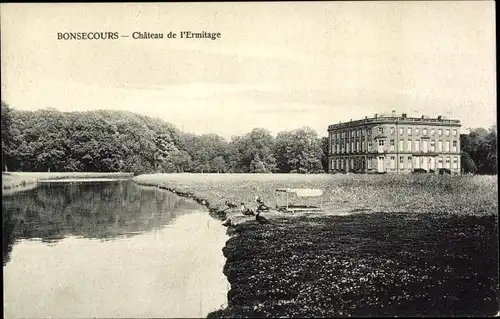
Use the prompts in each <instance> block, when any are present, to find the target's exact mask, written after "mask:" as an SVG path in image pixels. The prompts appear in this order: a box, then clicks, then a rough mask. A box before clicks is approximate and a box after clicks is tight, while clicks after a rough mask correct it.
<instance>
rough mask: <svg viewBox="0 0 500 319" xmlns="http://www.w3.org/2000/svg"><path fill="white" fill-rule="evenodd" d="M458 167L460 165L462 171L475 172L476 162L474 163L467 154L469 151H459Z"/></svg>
mask: <svg viewBox="0 0 500 319" xmlns="http://www.w3.org/2000/svg"><path fill="white" fill-rule="evenodd" d="M460 155H461V156H460V167H462V169H463V171H464V173H472V174H474V173H476V172H477V166H476V163H474V160H473V159H472V157H471V156H470V155H469V153H467V152H465V151H462V152H461V153H460Z"/></svg>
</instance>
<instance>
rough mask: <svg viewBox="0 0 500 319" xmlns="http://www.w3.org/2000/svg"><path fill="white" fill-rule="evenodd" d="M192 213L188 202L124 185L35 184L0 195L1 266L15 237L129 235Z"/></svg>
mask: <svg viewBox="0 0 500 319" xmlns="http://www.w3.org/2000/svg"><path fill="white" fill-rule="evenodd" d="M197 209H200V206H199V205H198V204H196V203H194V202H192V201H189V200H185V199H183V198H181V197H178V196H176V195H174V194H171V193H168V192H165V191H162V190H159V189H157V188H153V187H143V186H138V185H136V184H134V183H132V182H130V181H115V182H104V183H102V182H101V183H99V182H96V183H93V182H85V183H47V184H41V185H39V187H37V188H35V189H32V190H28V191H25V192H21V193H17V194H14V195H11V196H3V197H2V215H3V216H2V217H3V218H2V230H3V251H4V254H3V264H4V265H5V264H6V263H7V262H8V260H9V256H10V254H11V251H12V246H13V244H14V242H15V241H16V240H17V239H32V238H38V239H41V240H42V241H43V242H47V243H54V242H57V241H59V240H61V239H63V238H65V237H67V236H81V237H85V238H99V239H105V240H109V239H113V238H116V237H118V236H134V235H137V234H140V233H143V232H145V231H151V230H158V229H161V228H162V227H164V225H166V224H169V223H170V222H171V221H172V220H173V219H174V218H175V217H177V216H179V215H182V214H185V213H187V212H190V211H194V210H197Z"/></svg>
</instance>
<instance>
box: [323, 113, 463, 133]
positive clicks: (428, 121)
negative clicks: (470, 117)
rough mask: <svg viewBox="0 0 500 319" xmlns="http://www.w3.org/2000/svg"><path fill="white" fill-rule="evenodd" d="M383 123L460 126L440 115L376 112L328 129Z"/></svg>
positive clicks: (457, 122) (458, 122) (455, 121)
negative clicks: (409, 115) (411, 115)
mask: <svg viewBox="0 0 500 319" xmlns="http://www.w3.org/2000/svg"><path fill="white" fill-rule="evenodd" d="M370 123H373V124H382V123H398V124H413V125H417V124H420V125H443V126H456V127H460V126H461V124H460V120H452V119H447V118H445V117H443V116H438V117H437V118H430V117H428V116H425V115H422V116H421V117H407V116H406V114H404V113H403V114H395V113H392V114H390V115H385V114H381V115H379V114H375V116H374V117H370V118H368V117H365V118H364V119H361V120H355V121H349V122H344V123H338V124H332V125H329V126H328V130H332V129H338V128H344V127H354V126H360V125H363V124H370Z"/></svg>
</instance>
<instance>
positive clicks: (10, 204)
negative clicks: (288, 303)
mask: <svg viewBox="0 0 500 319" xmlns="http://www.w3.org/2000/svg"><path fill="white" fill-rule="evenodd" d="M2 214H3V219H2V220H3V225H2V226H3V245H4V246H3V248H4V255H3V262H4V266H3V275H4V317H5V318H27V317H29V318H63V317H64V318H92V317H98V318H99V317H100V318H102V317H107V318H111V317H112V318H119V317H127V318H131V317H133V318H141V317H143V318H145V317H148V318H151V317H156V318H158V317H161V318H166V317H206V315H207V314H208V313H209V312H210V311H213V310H215V309H217V308H219V307H221V306H222V305H225V304H226V301H227V297H226V296H227V295H226V294H227V289H228V283H227V280H226V278H225V276H224V275H223V273H222V269H223V266H224V262H225V260H224V257H223V255H222V250H221V249H222V247H223V246H224V244H225V242H226V240H227V236H226V234H225V228H224V227H223V226H222V225H221V223H220V222H219V221H216V220H214V219H212V218H211V217H209V215H208V213H207V212H206V210H205V209H204V207H202V206H200V205H198V204H196V203H195V202H192V201H190V200H187V199H183V198H180V197H178V196H176V195H173V194H171V193H168V192H165V191H162V190H159V189H156V188H152V187H151V188H150V187H142V186H138V185H135V184H133V183H132V182H130V181H112V182H85V183H61V182H59V183H46V184H41V185H39V186H38V187H37V188H35V189H32V190H29V191H25V192H21V193H17V194H15V195H10V196H3V197H2Z"/></svg>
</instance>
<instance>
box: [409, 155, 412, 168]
mask: <svg viewBox="0 0 500 319" xmlns="http://www.w3.org/2000/svg"><path fill="white" fill-rule="evenodd" d="M411 164H412V159H411V156H408V168H409V169H411V167H412V165H411Z"/></svg>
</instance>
